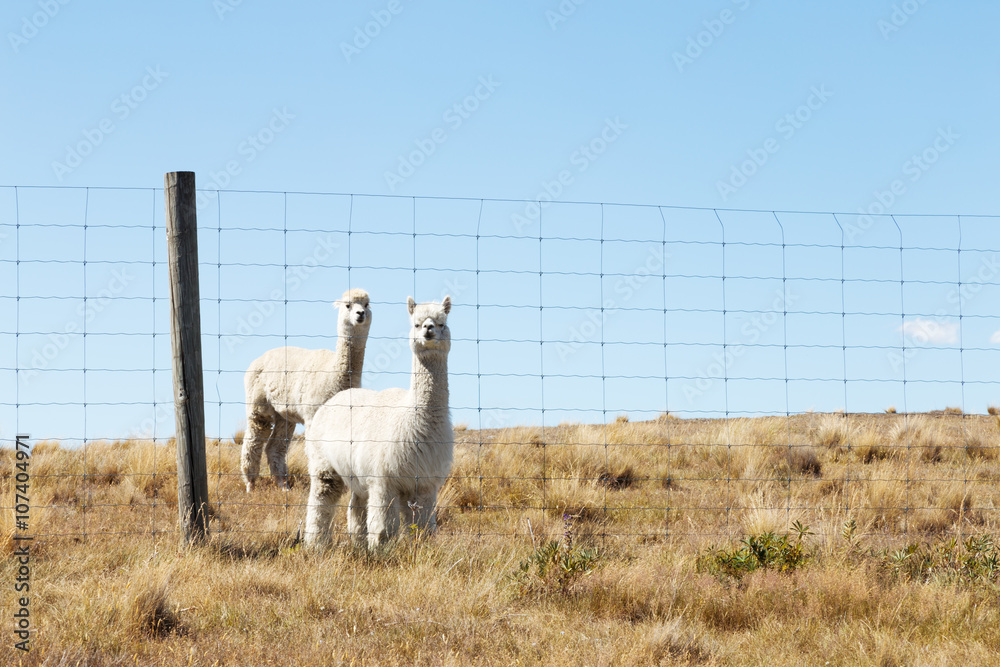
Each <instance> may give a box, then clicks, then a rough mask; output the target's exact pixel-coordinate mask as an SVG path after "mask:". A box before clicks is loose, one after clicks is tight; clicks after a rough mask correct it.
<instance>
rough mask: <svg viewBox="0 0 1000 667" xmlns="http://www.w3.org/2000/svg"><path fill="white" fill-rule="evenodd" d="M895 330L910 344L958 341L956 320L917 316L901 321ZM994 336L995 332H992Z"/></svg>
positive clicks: (939, 343)
mask: <svg viewBox="0 0 1000 667" xmlns="http://www.w3.org/2000/svg"><path fill="white" fill-rule="evenodd" d="M897 331H899V332H901V333H902V334H903V337H904V338H906V339H907V343H910V344H916V345H924V344H928V343H929V344H936V345H943V344H947V343H957V342H958V323H957V322H941V321H938V320H932V319H928V318H926V317H918V318H917V319H915V320H910V321H909V322H903V326H901V327H899V329H897ZM997 333H1000V332H997ZM994 337H996V334H994Z"/></svg>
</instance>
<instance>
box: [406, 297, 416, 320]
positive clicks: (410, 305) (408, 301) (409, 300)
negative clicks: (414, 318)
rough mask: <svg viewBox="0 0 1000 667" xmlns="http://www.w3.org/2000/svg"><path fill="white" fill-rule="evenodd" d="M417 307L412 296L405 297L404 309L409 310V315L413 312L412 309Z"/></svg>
mask: <svg viewBox="0 0 1000 667" xmlns="http://www.w3.org/2000/svg"><path fill="white" fill-rule="evenodd" d="M416 307H417V302H416V301H414V300H413V297H412V296H408V297H406V310H408V311H410V315H412V314H413V309H414V308H416Z"/></svg>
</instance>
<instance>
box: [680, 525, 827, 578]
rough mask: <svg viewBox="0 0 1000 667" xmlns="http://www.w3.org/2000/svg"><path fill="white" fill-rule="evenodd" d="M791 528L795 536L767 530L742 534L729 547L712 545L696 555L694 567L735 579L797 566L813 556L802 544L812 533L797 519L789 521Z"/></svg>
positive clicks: (781, 570)
mask: <svg viewBox="0 0 1000 667" xmlns="http://www.w3.org/2000/svg"><path fill="white" fill-rule="evenodd" d="M792 531H793V532H794V533H795V536H794V539H793V537H792V536H791V535H790V534H785V535H775V534H774V533H772V532H767V533H762V534H760V535H750V536H748V537H745V538H744V539H742V540H740V545H741V546H738V547H735V548H732V549H718V548H715V547H712V548H710V549H709V550H708V551H707V552H705V553H703V554H701V555H700V556H698V559H697V562H696V567H697V570H698V571H699V572H708V573H711V574H717V575H722V576H728V577H732V578H734V579H741V578H742V577H743V576H745V575H747V574H749V573H751V572H755V571H756V570H761V569H770V570H776V571H778V572H790V571H793V570H796V569H798V568H800V567H802V566H803V565H805V564H806V562H807V561H808V560H809V559H810V558H811V557H812V551H811V550H810V549H809V548H808V545H806V544H803V542H802V538H804V537H805V536H806V535H812V534H813V533H812V532H811V531H810V530H809V527H808V526H804V525H802V523H801V522H799V521H796V522H795V523H793V524H792Z"/></svg>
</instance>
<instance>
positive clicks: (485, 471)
mask: <svg viewBox="0 0 1000 667" xmlns="http://www.w3.org/2000/svg"><path fill="white" fill-rule="evenodd" d="M174 456H175V453H174V449H173V447H172V445H168V444H161V445H153V444H151V443H148V442H140V441H125V442H93V443H90V444H89V445H88V446H86V447H85V448H79V449H63V448H60V447H59V446H57V445H54V444H51V443H45V442H40V443H38V444H36V445H35V447H34V450H33V455H32V458H31V460H30V473H31V487H30V495H31V500H32V510H31V519H30V520H31V532H32V533H33V534H34V535H35V540H34V541H33V543H32V546H31V577H32V580H31V613H32V617H31V618H32V621H31V622H32V628H33V630H34V631H35V632H34V634H33V638H32V650H31V652H30V653H29V654H27V655H23V654H19V652H17V651H15V650H14V649H13V645H14V642H15V641H16V639H15V638H14V635H13V631H12V630H7V631H3V632H0V642H2V644H0V655H3V656H4V660H5V663H4V664H25V665H265V664H275V665H278V664H280V665H295V664H301V665H307V664H316V665H335V664H371V665H449V664H502V665H508V664H545V665H619V664H623V665H650V664H664V665H672V664H698V665H761V664H767V665H806V664H808V665H814V664H815V665H823V664H830V665H953V664H965V665H987V664H996V663H997V661H998V659H1000V595H998V593H1000V563H998V550H997V547H996V546H995V545H994V544H993V542H992V539H993V538H996V539H997V540H998V542H1000V423H998V419H997V417H996V416H991V415H963V414H961V413H960V412H958V411H956V410H947V411H942V412H940V413H932V414H920V415H901V414H881V415H857V414H849V415H843V414H802V415H793V416H791V417H788V418H785V417H760V418H753V419H730V420H699V419H691V420H687V419H674V418H672V417H667V416H664V417H662V418H661V419H658V420H655V421H649V422H631V421H629V420H628V418H627V417H626V416H624V415H623V416H622V417H619V418H618V419H617V420H616V421H615V422H613V423H611V424H608V425H605V426H602V425H578V424H565V425H560V426H558V427H548V428H545V429H541V428H527V427H524V428H508V429H500V430H488V431H475V430H469V429H466V428H463V427H461V426H459V427H458V428H457V430H456V454H455V466H454V468H453V476H452V478H451V479H450V480H449V481H448V483H447V484H446V486H445V487H444V488H443V490H442V494H441V496H440V497H439V509H438V517H439V530H438V532H437V533H436V534H434V535H433V536H425V535H420V534H416V533H414V532H413V531H409V532H408V533H407V534H406V535H404V536H403V537H402V538H401V539H399V540H397V541H395V542H393V543H391V544H390V545H388V546H387V547H386V548H385V549H384V550H383V551H381V552H379V553H375V554H367V553H365V552H361V551H358V550H356V549H354V548H352V547H350V546H349V545H348V542H347V540H346V538H344V537H342V538H341V539H340V543H339V544H337V545H336V546H335V547H334V548H333V549H331V550H329V551H326V552H322V553H310V552H307V551H304V550H303V549H302V548H301V547H300V546H299V545H298V544H297V543H296V539H295V536H296V532H297V530H298V528H299V526H300V524H301V522H302V521H303V519H304V515H305V508H304V506H303V503H304V501H305V498H306V493H307V486H308V482H307V479H306V478H305V477H304V473H305V460H304V454H303V452H302V447H301V444H297V445H294V446H293V447H292V451H291V455H290V467H291V469H292V472H293V473H295V474H296V475H297V478H296V483H295V486H294V488H293V489H292V490H291V491H289V492H283V491H281V490H279V489H277V488H275V487H274V486H273V485H272V484H270V482H269V479H268V478H265V480H264V482H263V483H262V484H261V485H260V486H259V489H258V491H257V492H255V493H254V494H253V495H249V496H248V495H247V494H246V493H245V492H244V490H243V483H242V481H241V479H240V477H239V474H238V473H239V448H238V445H237V444H236V443H235V442H234V441H231V440H230V441H222V442H218V441H216V442H211V443H209V446H208V468H209V492H210V496H211V498H212V503H213V505H212V507H211V517H212V518H211V528H210V530H211V537H210V539H209V541H208V543H207V544H205V545H202V546H198V547H194V548H191V549H186V550H182V549H179V548H178V546H177V532H176V514H177V510H176V479H175V477H174V470H175V463H174ZM265 468H266V466H265ZM12 471H15V469H14V456H13V452H12V451H11V450H9V449H8V450H0V494H2V498H3V503H2V505H3V506H5V507H7V508H11V507H13V505H14V493H15V488H14V479H13V476H12ZM345 500H346V499H345ZM344 521H345V518H344V511H343V510H341V511H340V513H339V514H338V516H337V519H336V522H337V525H338V526H339V527H341V528H343V525H344ZM14 533H15V525H14V521H13V512H12V511H11V510H10V509H5V510H4V511H3V514H2V517H0V550H2V551H3V552H4V556H5V557H4V559H3V561H2V562H3V565H2V567H0V579H2V581H3V584H2V585H3V587H4V591H5V593H4V598H3V599H4V606H3V608H4V610H5V611H4V615H5V617H7V618H8V619H10V616H9V614H8V612H7V611H6V610H9V609H11V608H12V604H13V599H14V592H13V581H14V578H15V572H16V569H17V563H16V561H15V559H13V558H11V557H10V555H11V553H12V551H13V550H14V548H15V544H14V542H13V539H12V537H13V535H14ZM8 582H9V583H8ZM5 627H7V628H10V627H11V624H10V621H9V620H8V622H7V623H6V624H5Z"/></svg>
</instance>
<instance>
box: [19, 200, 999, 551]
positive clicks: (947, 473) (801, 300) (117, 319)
mask: <svg viewBox="0 0 1000 667" xmlns="http://www.w3.org/2000/svg"><path fill="white" fill-rule="evenodd" d="M198 199H199V201H198V204H199V210H198V215H199V239H198V243H199V248H200V255H201V257H200V271H201V307H202V318H201V319H202V340H203V354H204V375H205V377H204V380H205V392H206V419H207V422H206V429H207V432H208V433H209V434H210V437H209V442H208V469H209V482H210V483H209V493H210V497H211V501H212V507H211V524H210V530H212V531H215V532H231V533H236V534H248V535H249V534H279V535H294V534H295V533H296V532H298V531H299V530H300V528H301V524H302V521H303V519H304V516H305V502H306V497H307V492H308V477H307V475H306V469H307V465H306V459H305V454H304V452H303V447H302V444H301V431H302V427H301V426H299V427H298V428H299V431H298V433H297V434H296V436H294V438H293V442H292V445H291V449H290V452H289V468H290V473H291V476H292V480H293V486H292V489H291V490H289V491H284V490H281V489H280V488H278V486H277V485H274V484H272V483H270V481H269V479H268V476H267V474H266V467H265V473H264V475H263V480H262V482H261V484H259V485H258V487H257V488H256V489H255V490H254V492H252V493H247V492H246V490H245V487H244V481H243V479H242V476H241V470H240V461H239V457H240V445H241V442H242V434H243V431H244V429H245V427H246V424H245V396H244V386H243V381H244V374H245V372H246V371H247V368H248V367H249V365H250V363H251V362H252V361H253V360H254V359H255V358H257V357H258V356H260V355H261V354H262V353H263V352H265V351H267V350H269V349H272V348H276V347H283V346H300V347H305V348H325V349H333V348H334V346H335V345H336V339H337V311H336V310H335V309H334V308H331V303H332V302H334V301H335V300H336V299H337V298H338V297H339V296H340V295H341V293H342V292H344V290H346V289H348V288H363V289H364V290H366V291H367V292H368V293H369V294H370V296H371V305H370V308H371V313H372V322H371V329H370V332H369V336H368V343H367V349H366V352H365V362H364V372H363V376H362V386H364V387H368V388H373V389H386V388H390V387H407V386H409V383H410V374H411V368H410V367H411V357H412V353H411V351H410V347H409V344H408V340H407V331H408V328H409V326H410V324H409V320H408V318H407V310H406V300H407V297H409V296H411V295H412V296H413V297H415V299H416V300H417V301H418V302H421V301H432V300H434V301H440V300H441V299H442V298H443V297H444V296H445V295H450V297H451V300H452V302H453V304H454V305H453V309H452V312H451V314H450V316H449V321H448V323H449V325H450V327H451V331H452V348H451V352H450V355H449V361H448V364H449V379H450V389H451V391H450V409H451V414H452V419H453V422H454V424H455V460H454V465H453V467H452V475H451V477H450V479H449V480H448V482H447V483H446V484H445V486H444V487H443V488H442V490H441V492H440V494H439V496H438V499H437V515H438V525H439V530H442V531H448V532H452V533H455V534H459V535H468V536H469V538H470V539H481V538H484V537H489V536H496V537H500V538H505V537H508V536H510V535H514V534H529V533H530V534H532V535H534V534H535V533H540V534H544V533H558V532H559V531H560V530H561V529H562V526H563V525H564V522H565V521H570V522H573V523H574V525H575V526H577V529H578V530H584V531H587V532H589V533H590V534H592V535H595V536H599V537H600V538H601V539H606V540H632V541H640V542H641V541H650V540H669V539H688V540H693V541H696V542H701V541H704V540H718V539H724V538H731V537H734V536H739V535H742V534H748V533H760V532H767V531H783V530H786V529H787V528H788V526H789V525H790V524H791V523H792V522H793V521H801V522H802V523H803V524H807V525H809V526H811V527H812V530H813V531H814V532H817V533H819V534H822V535H828V536H834V535H838V534H840V533H841V532H842V530H843V527H844V526H845V525H854V526H856V527H857V530H859V531H860V532H863V533H867V534H869V535H871V536H875V538H876V539H885V540H889V541H891V540H894V539H897V538H899V537H900V536H904V537H906V538H911V537H913V536H920V535H923V534H941V533H947V532H956V533H958V534H967V533H977V532H995V530H996V526H997V522H998V520H1000V517H998V514H997V511H996V510H997V505H998V502H1000V492H998V490H997V488H996V487H997V485H996V480H997V478H998V476H1000V460H998V456H997V453H998V452H997V447H998V436H1000V423H998V417H997V415H996V410H995V409H994V408H992V407H991V406H992V405H993V404H995V403H1000V396H998V386H997V382H996V369H997V368H998V364H997V361H998V352H1000V316H998V315H997V311H996V304H997V303H998V296H1000V280H998V277H997V274H998V269H1000V254H998V251H1000V247H998V243H997V234H996V224H997V222H998V218H997V217H988V216H911V215H907V216H901V215H889V214H887V213H886V212H885V211H882V210H878V211H877V213H878V214H875V213H872V212H870V211H868V212H866V211H859V212H858V213H853V214H846V213H844V214H838V213H816V212H778V211H739V210H716V209H697V208H680V207H667V206H644V205H629V204H594V203H573V202H556V201H515V200H496V199H458V198H431V197H392V196H366V195H354V194H322V193H319V194H317V193H292V192H232V191H224V192H220V191H214V190H205V191H201V192H200V193H199V197H198ZM163 215H164V214H163V191H162V190H161V189H100V188H26V187H5V188H0V271H2V272H3V281H2V283H3V286H2V288H0V289H2V292H0V313H2V320H0V321H2V322H3V324H2V325H0V328H2V331H0V336H2V337H3V339H4V344H3V345H2V346H0V349H2V350H3V352H2V354H3V355H4V356H3V361H2V363H0V374H2V375H3V379H4V382H3V383H2V386H3V387H4V389H3V394H2V396H0V429H2V431H0V435H2V438H3V444H4V449H3V450H2V453H3V458H4V465H3V472H2V474H3V482H4V486H3V490H4V493H5V494H7V495H6V496H5V497H6V498H10V502H6V501H5V502H4V505H5V506H7V507H11V508H13V507H14V506H15V503H14V502H13V495H12V494H14V491H15V490H14V483H15V481H16V473H17V470H16V468H15V459H16V456H15V443H14V434H15V433H22V432H29V433H31V434H32V436H33V438H32V441H33V443H34V444H33V452H32V458H31V474H32V480H33V485H34V486H33V493H34V496H33V503H34V506H35V508H36V509H35V516H34V520H33V529H34V531H35V533H36V535H37V536H38V537H44V538H48V539H91V538H96V537H99V536H100V535H102V534H121V533H136V534H142V535H154V536H155V535H157V534H164V533H165V534H169V535H173V534H175V532H176V530H177V523H176V522H177V517H176V499H177V492H176V476H175V475H176V461H175V452H174V450H173V448H172V446H171V445H172V442H171V438H172V436H173V426H174V421H173V419H174V415H173V398H172V389H171V374H170V370H171V359H170V341H169V319H168V318H169V312H168V283H167V279H166V264H165V261H166V249H165V235H164V231H163V230H164V219H163ZM346 500H347V499H346V497H345V498H343V499H342V500H341V503H342V504H345V503H346ZM404 514H405V511H404ZM404 519H405V516H404ZM335 521H336V525H337V526H339V527H340V528H341V529H342V528H343V525H344V519H343V514H342V513H341V514H340V515H338V517H337V519H336V520H335ZM852 522H853V524H852Z"/></svg>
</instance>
